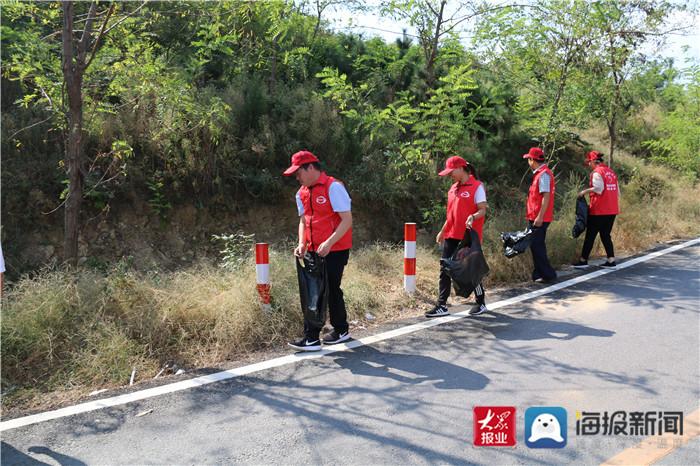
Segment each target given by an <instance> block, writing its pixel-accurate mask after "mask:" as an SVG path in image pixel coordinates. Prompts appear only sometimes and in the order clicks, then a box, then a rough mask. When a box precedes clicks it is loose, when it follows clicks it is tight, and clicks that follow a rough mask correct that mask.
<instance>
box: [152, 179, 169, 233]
mask: <svg viewBox="0 0 700 466" xmlns="http://www.w3.org/2000/svg"><path fill="white" fill-rule="evenodd" d="M161 177H162V174H161V173H156V174H155V176H154V177H153V179H152V180H150V181H148V182H147V185H148V189H149V191H151V197H150V198H149V199H148V205H149V206H150V207H151V209H152V210H153V212H154V213H155V214H156V215H157V216H158V217H159V218H160V220H161V221H162V222H164V221H165V220H166V219H167V217H168V212H169V211H170V209H171V208H172V205H171V204H170V202H168V200H167V199H166V197H165V194H164V192H163V186H164V183H163V180H162V178H161Z"/></svg>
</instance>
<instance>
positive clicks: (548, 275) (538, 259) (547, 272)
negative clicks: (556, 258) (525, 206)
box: [529, 221, 557, 280]
mask: <svg viewBox="0 0 700 466" xmlns="http://www.w3.org/2000/svg"><path fill="white" fill-rule="evenodd" d="M529 225H530V228H532V233H533V235H532V242H531V243H530V252H531V253H532V262H534V264H535V270H533V271H532V279H533V280H537V279H538V278H542V279H544V280H553V279H555V278H557V272H556V270H554V268H553V267H552V265H551V264H550V263H549V258H548V257H547V243H546V240H547V228H548V227H549V222H543V223H542V226H541V227H536V226H535V223H534V222H532V221H530V222H529Z"/></svg>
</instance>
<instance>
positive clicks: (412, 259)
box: [403, 223, 416, 294]
mask: <svg viewBox="0 0 700 466" xmlns="http://www.w3.org/2000/svg"><path fill="white" fill-rule="evenodd" d="M403 237H404V242H403V288H404V290H406V293H409V294H411V293H414V292H415V291H416V224H415V223H405V224H404V226H403Z"/></svg>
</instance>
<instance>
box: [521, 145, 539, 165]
mask: <svg viewBox="0 0 700 466" xmlns="http://www.w3.org/2000/svg"><path fill="white" fill-rule="evenodd" d="M523 158H524V159H532V160H534V161H536V162H543V161H544V152H542V149H540V148H539V147H531V148H530V150H529V151H527V154H525V155H523Z"/></svg>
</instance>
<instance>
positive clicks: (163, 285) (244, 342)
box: [2, 156, 700, 408]
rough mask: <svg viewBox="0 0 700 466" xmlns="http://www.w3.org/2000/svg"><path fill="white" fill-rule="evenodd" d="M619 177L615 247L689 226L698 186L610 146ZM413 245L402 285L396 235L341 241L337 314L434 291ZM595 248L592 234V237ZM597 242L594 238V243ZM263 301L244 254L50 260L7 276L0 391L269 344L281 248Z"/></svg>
mask: <svg viewBox="0 0 700 466" xmlns="http://www.w3.org/2000/svg"><path fill="white" fill-rule="evenodd" d="M618 161H619V162H618V165H617V169H618V172H619V173H620V176H621V178H622V179H623V180H624V181H625V184H624V185H623V186H622V191H623V198H622V211H623V214H622V215H621V216H620V217H619V218H618V220H617V222H616V225H615V228H614V230H613V232H614V238H613V239H614V241H615V246H616V249H617V251H618V253H617V255H618V257H619V256H623V255H625V254H630V253H633V252H637V251H640V250H643V249H645V248H647V247H649V246H650V245H652V244H654V243H656V242H658V241H663V240H668V239H672V238H682V237H689V236H694V235H698V234H700V195H699V194H700V190H699V188H698V186H697V185H693V184H692V183H691V182H689V181H687V180H685V179H682V178H679V177H677V176H676V175H675V174H674V173H673V172H672V171H671V170H668V169H665V168H659V167H650V166H647V165H645V164H643V163H642V162H640V161H638V160H636V159H633V158H630V157H624V156H619V158H618ZM579 188H580V187H578V186H577V187H576V188H574V187H573V186H572V182H571V181H569V180H560V187H559V189H558V195H559V196H560V197H561V199H562V202H561V204H560V207H561V208H560V211H559V212H558V214H557V221H556V222H554V223H553V224H552V226H551V227H550V230H549V234H548V248H549V254H550V258H551V260H552V262H553V263H554V264H555V265H561V264H566V263H569V262H570V261H571V260H572V259H573V258H574V257H575V255H576V253H577V251H578V250H579V249H580V246H581V243H582V239H581V238H580V239H578V240H577V241H575V240H572V239H571V238H570V231H571V225H572V222H573V215H574V214H573V207H572V206H573V200H574V198H575V195H576V194H575V193H576V191H577V189H579ZM521 212H522V209H521V206H520V205H519V204H518V205H517V207H516V206H514V210H513V211H512V212H507V211H501V212H493V211H492V212H491V213H490V215H489V220H488V221H487V224H486V225H487V226H486V231H485V238H486V243H485V250H486V254H487V259H488V260H489V264H490V266H491V270H492V272H491V275H490V276H489V278H488V279H487V281H486V286H487V287H488V286H493V285H503V284H508V283H514V282H518V281H524V280H527V279H528V277H529V271H530V267H531V260H530V258H529V255H528V256H521V257H518V258H515V259H512V260H508V259H506V258H505V257H503V255H502V254H501V245H500V244H499V241H498V234H499V232H501V231H504V230H512V229H517V228H520V227H522V226H523V220H522V219H521V218H520V216H521ZM423 240H424V244H423V245H421V246H420V247H419V250H418V257H419V259H418V289H419V292H418V293H417V294H416V296H414V297H412V298H409V297H407V296H405V295H404V294H403V292H402V273H403V272H402V262H403V259H402V258H403V254H402V249H401V246H400V245H387V244H375V245H371V246H367V247H364V248H358V249H356V250H355V251H353V253H352V256H351V261H350V264H349V266H348V268H347V270H346V274H345V278H344V290H345V296H346V301H347V304H348V311H349V320H351V321H357V322H358V323H359V324H364V325H366V320H365V313H366V312H370V313H372V314H373V315H374V316H375V317H376V320H375V322H377V321H382V320H387V319H391V318H392V317H396V316H398V315H401V314H402V313H406V314H408V315H410V313H411V312H414V313H415V312H417V311H416V308H418V307H420V306H423V307H427V304H428V303H429V302H430V301H432V299H433V298H434V293H435V288H436V281H437V274H438V260H437V257H438V256H437V250H436V248H435V246H434V245H431V244H430V242H429V238H428V237H427V236H426V237H424V238H423ZM597 248H600V246H597ZM600 253H602V248H601V249H595V250H594V255H595V254H600ZM270 263H271V265H270V267H271V275H272V280H273V287H272V296H273V302H274V304H273V311H272V312H270V313H262V312H261V310H260V307H259V305H258V301H257V295H256V291H255V287H254V285H253V284H254V283H255V268H254V264H253V263H252V262H249V263H247V264H244V266H243V267H241V268H240V269H239V270H237V271H233V272H230V271H229V272H227V271H224V270H222V269H220V268H217V267H215V266H213V265H198V266H195V267H192V268H191V269H189V270H186V271H180V272H177V273H172V274H163V273H148V274H147V273H140V272H135V271H131V270H126V269H124V268H120V267H118V266H115V268H114V269H113V270H112V271H111V272H108V273H99V272H96V271H90V270H81V271H79V272H75V273H68V272H66V271H63V270H52V271H44V272H41V273H37V274H35V275H34V276H32V277H27V278H24V279H22V280H20V281H18V282H17V283H16V284H15V285H14V286H13V287H12V289H10V290H9V291H8V293H7V294H6V296H5V297H4V299H3V306H2V390H3V397H2V403H3V407H5V408H12V407H23V406H31V405H32V404H34V403H35V402H37V400H39V399H40V397H41V395H44V394H46V393H49V392H53V393H54V394H58V393H60V392H69V393H73V394H80V393H82V394H84V393H87V392H88V391H89V390H92V389H94V388H96V387H99V386H105V387H116V386H123V385H125V384H127V383H128V380H129V376H130V374H131V371H132V368H134V367H136V368H137V380H144V379H150V378H152V377H153V376H154V375H155V374H156V373H157V372H158V371H159V370H160V368H161V367H162V366H163V364H165V363H166V362H169V361H170V362H177V363H178V364H179V365H181V366H185V367H205V366H215V365H217V364H221V363H222V362H223V361H225V360H227V359H235V358H237V357H240V356H241V355H242V354H245V353H249V352H252V351H256V350H260V349H264V348H270V347H278V346H279V345H282V344H283V342H284V341H286V340H287V339H288V338H290V337H294V336H296V335H298V333H299V330H300V329H301V325H302V323H301V316H300V313H299V310H298V308H299V304H298V292H297V284H296V276H295V271H294V268H293V262H292V260H291V258H290V254H289V250H288V249H287V248H284V249H283V248H282V247H281V246H279V247H274V248H273V249H272V252H271V257H270Z"/></svg>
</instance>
